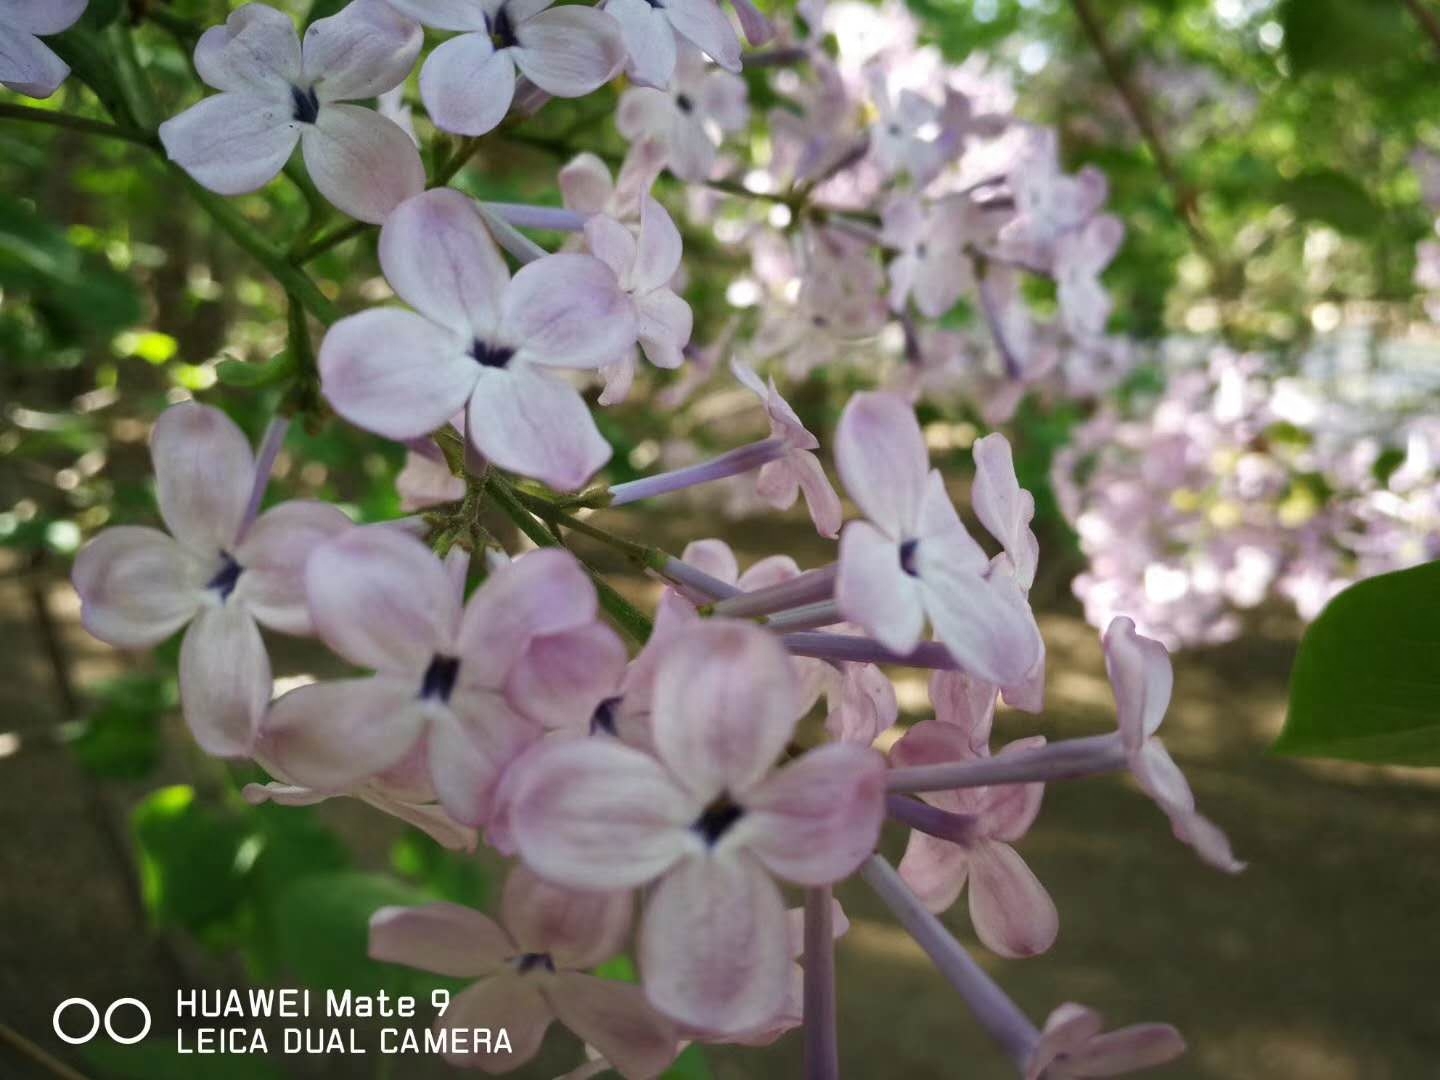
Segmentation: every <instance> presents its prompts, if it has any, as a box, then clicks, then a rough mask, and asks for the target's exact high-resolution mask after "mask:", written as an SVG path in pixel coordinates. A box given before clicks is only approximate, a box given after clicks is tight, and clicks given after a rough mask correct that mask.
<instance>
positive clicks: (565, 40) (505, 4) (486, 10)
mask: <svg viewBox="0 0 1440 1080" xmlns="http://www.w3.org/2000/svg"><path fill="white" fill-rule="evenodd" d="M390 2H391V3H392V4H393V5H394V6H395V7H397V8H399V9H400V10H401V11H403V12H405V14H407V15H410V16H411V17H413V18H415V19H418V20H419V21H420V22H422V23H424V24H425V25H426V26H433V27H435V28H436V29H438V30H458V31H460V36H459V37H455V38H451V39H450V40H449V41H447V42H445V44H443V45H441V46H440V47H439V48H437V49H436V50H435V51H434V52H433V53H431V54H430V56H429V58H428V59H426V61H425V66H424V67H423V68H421V70H420V97H421V98H422V99H423V100H424V102H425V108H426V109H427V110H428V111H429V113H430V119H431V120H433V121H434V122H435V126H436V127H438V128H440V129H441V130H442V131H453V132H455V133H456V134H458V135H484V134H485V133H486V132H487V131H491V130H493V129H494V128H495V126H496V125H497V124H499V123H500V121H501V120H503V119H505V114H506V112H508V111H509V109H510V103H511V102H512V101H513V100H514V99H515V81H516V79H515V74H516V69H517V68H518V69H519V72H520V74H522V75H524V76H525V77H526V78H527V79H529V80H530V81H531V82H532V83H534V84H535V85H536V86H538V87H539V88H540V89H541V90H544V91H545V92H546V93H548V94H553V95H554V96H555V97H583V96H584V95H586V94H588V93H590V92H591V91H592V90H596V89H598V88H599V87H601V86H602V85H604V84H605V83H607V82H609V81H610V80H611V79H613V78H614V77H615V75H616V74H617V73H618V72H619V71H620V68H621V66H622V65H623V64H624V63H625V43H624V41H623V40H622V39H621V37H620V26H619V24H618V23H617V22H616V21H615V20H614V19H613V18H611V17H610V16H609V15H607V14H605V13H604V12H603V11H596V10H595V9H594V8H590V7H586V6H585V5H583V4H566V5H564V6H562V7H551V6H550V3H551V0H390Z"/></svg>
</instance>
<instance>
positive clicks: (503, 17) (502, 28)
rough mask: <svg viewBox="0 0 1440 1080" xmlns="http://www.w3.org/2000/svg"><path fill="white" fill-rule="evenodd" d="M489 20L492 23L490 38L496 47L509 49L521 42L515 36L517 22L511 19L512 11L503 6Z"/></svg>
mask: <svg viewBox="0 0 1440 1080" xmlns="http://www.w3.org/2000/svg"><path fill="white" fill-rule="evenodd" d="M487 21H488V22H489V24H490V40H491V41H492V42H494V44H495V48H496V49H508V48H510V47H512V46H514V45H518V44H520V42H519V40H518V39H517V38H516V37H515V24H514V23H512V22H511V21H510V13H509V12H508V11H506V10H505V8H504V7H503V6H502V7H501V8H500V10H499V11H497V12H496V13H495V16H494V18H490V19H487Z"/></svg>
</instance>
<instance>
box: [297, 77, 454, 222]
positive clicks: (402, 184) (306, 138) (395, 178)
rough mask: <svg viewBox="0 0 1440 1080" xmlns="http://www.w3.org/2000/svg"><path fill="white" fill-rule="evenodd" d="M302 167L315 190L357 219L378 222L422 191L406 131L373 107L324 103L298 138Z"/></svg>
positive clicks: (421, 171)
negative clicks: (301, 153) (302, 154)
mask: <svg viewBox="0 0 1440 1080" xmlns="http://www.w3.org/2000/svg"><path fill="white" fill-rule="evenodd" d="M300 149H301V150H302V151H303V153H304V155H305V167H306V169H308V170H309V172H310V179H311V180H313V181H314V182H315V186H316V187H317V188H319V189H320V194H322V195H324V196H325V198H327V199H329V200H330V202H332V203H333V204H334V205H335V207H336V208H337V209H339V210H342V211H343V212H345V213H347V214H349V215H350V216H351V217H353V218H357V219H358V220H360V221H368V222H370V223H372V224H375V225H378V224H380V223H381V222H382V221H384V220H385V217H386V215H387V214H389V213H390V211H392V210H394V209H395V208H396V207H397V206H399V205H400V204H401V203H403V202H404V201H405V200H406V199H409V198H411V197H412V196H415V195H419V194H420V192H422V191H424V190H425V165H424V163H423V162H422V161H421V160H420V151H419V150H417V149H416V148H415V144H414V143H413V142H411V141H410V136H409V135H407V134H405V129H404V128H402V127H401V126H400V125H399V124H397V123H395V121H393V120H388V119H386V118H385V117H383V116H381V115H380V114H379V113H377V112H376V111H375V110H374V109H363V108H361V107H360V106H358V105H333V104H328V105H324V106H322V107H321V109H320V115H319V117H318V118H317V119H316V121H315V123H314V124H312V125H310V126H309V127H306V128H305V129H304V130H303V131H302V132H301V136H300Z"/></svg>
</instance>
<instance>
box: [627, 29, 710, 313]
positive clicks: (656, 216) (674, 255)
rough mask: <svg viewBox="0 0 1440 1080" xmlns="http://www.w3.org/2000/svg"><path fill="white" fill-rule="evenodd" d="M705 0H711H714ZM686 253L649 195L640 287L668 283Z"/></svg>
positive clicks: (638, 264)
mask: <svg viewBox="0 0 1440 1080" xmlns="http://www.w3.org/2000/svg"><path fill="white" fill-rule="evenodd" d="M701 2H703V3H710V0H701ZM711 6H712V7H713V6H714V5H713V4H712V5H711ZM667 10H670V11H673V10H674V9H673V7H672V8H668V9H667ZM682 254H683V249H682V245H681V241H680V230H679V229H677V228H676V227H675V222H674V221H672V220H671V218H670V215H669V213H667V212H666V210H665V208H664V207H663V206H661V205H660V204H659V203H658V202H656V201H655V200H654V199H653V198H652V197H651V196H649V195H646V196H645V197H644V198H643V199H641V200H640V235H639V240H638V245H637V247H636V252H635V268H634V284H635V288H636V290H637V291H640V292H649V291H651V290H653V289H659V288H663V287H665V286H668V285H669V284H670V282H671V280H672V279H673V278H674V277H675V273H676V271H678V270H679V269H680V258H681V255H682Z"/></svg>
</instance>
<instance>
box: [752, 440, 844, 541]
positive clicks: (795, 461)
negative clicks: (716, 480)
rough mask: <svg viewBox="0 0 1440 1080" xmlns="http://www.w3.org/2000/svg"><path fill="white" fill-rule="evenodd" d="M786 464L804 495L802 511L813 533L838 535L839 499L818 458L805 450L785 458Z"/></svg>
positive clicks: (839, 520)
mask: <svg viewBox="0 0 1440 1080" xmlns="http://www.w3.org/2000/svg"><path fill="white" fill-rule="evenodd" d="M785 464H786V466H787V467H788V468H789V469H790V470H791V472H792V474H793V475H794V477H795V481H796V483H798V484H799V485H800V492H801V494H802V495H804V496H805V508H806V509H807V510H808V511H809V512H810V521H811V523H812V524H814V526H815V531H816V532H818V533H819V534H820V535H821V536H824V537H827V538H829V539H834V538H835V537H837V536H839V535H840V523H841V521H842V520H843V518H844V514H845V512H844V510H843V509H842V508H841V506H840V496H839V495H838V494H836V492H835V488H834V486H833V485H831V483H830V478H829V477H828V476H826V475H825V469H824V468H823V467H822V466H821V464H820V459H819V458H818V457H816V456H815V455H814V454H812V453H809V452H808V451H805V450H794V451H791V452H790V453H789V454H788V455H787V456H786V458H785ZM761 471H762V472H763V471H764V470H761Z"/></svg>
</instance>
